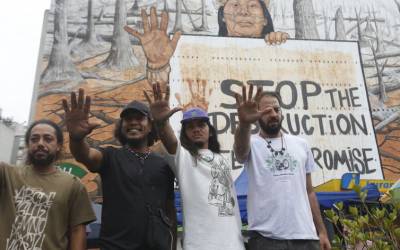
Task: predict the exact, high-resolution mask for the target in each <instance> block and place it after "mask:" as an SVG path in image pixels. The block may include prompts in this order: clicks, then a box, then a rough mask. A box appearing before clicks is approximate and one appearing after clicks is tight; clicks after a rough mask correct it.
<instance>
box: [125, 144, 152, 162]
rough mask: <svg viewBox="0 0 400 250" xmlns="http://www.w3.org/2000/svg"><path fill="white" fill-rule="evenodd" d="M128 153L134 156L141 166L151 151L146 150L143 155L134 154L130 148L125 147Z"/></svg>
mask: <svg viewBox="0 0 400 250" xmlns="http://www.w3.org/2000/svg"><path fill="white" fill-rule="evenodd" d="M127 148H128V150H129V152H131V153H132V154H134V155H135V156H136V158H138V160H139V162H140V163H141V164H142V165H143V164H144V161H145V160H146V159H147V158H148V157H149V155H150V153H151V151H150V149H147V151H146V152H145V153H140V152H136V151H135V150H133V149H131V148H130V147H127Z"/></svg>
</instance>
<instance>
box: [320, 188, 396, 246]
mask: <svg viewBox="0 0 400 250" xmlns="http://www.w3.org/2000/svg"><path fill="white" fill-rule="evenodd" d="M354 191H356V192H357V193H358V195H359V197H360V200H361V202H360V204H357V205H353V206H348V207H344V205H343V202H339V203H336V204H335V205H334V208H332V209H330V210H325V211H324V213H325V215H326V217H327V219H328V220H329V221H330V222H331V223H332V224H333V225H334V226H335V229H336V232H337V233H336V235H335V236H334V239H333V242H332V249H338V250H339V249H374V250H398V249H400V223H399V222H400V218H399V217H398V215H399V212H400V203H393V204H385V205H383V204H380V203H377V204H373V205H371V204H367V203H366V202H365V199H366V197H367V193H366V192H364V191H363V192H361V189H360V187H355V188H354Z"/></svg>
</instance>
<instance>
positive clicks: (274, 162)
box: [265, 152, 299, 176]
mask: <svg viewBox="0 0 400 250" xmlns="http://www.w3.org/2000/svg"><path fill="white" fill-rule="evenodd" d="M265 163H266V165H267V169H269V170H270V171H271V172H272V174H273V175H274V176H282V175H293V172H294V170H295V169H296V168H297V167H298V166H299V163H298V161H297V160H296V159H295V158H293V157H292V156H291V155H290V154H289V153H288V152H285V153H283V154H276V155H275V154H271V155H270V156H269V157H268V158H267V160H266V161H265Z"/></svg>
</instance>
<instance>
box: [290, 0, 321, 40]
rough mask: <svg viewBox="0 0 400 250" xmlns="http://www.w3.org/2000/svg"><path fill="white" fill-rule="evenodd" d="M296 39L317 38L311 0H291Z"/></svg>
mask: <svg viewBox="0 0 400 250" xmlns="http://www.w3.org/2000/svg"><path fill="white" fill-rule="evenodd" d="M293 11H294V26H295V37H296V39H319V35H318V30H317V21H316V15H315V12H314V6H313V3H312V0H293Z"/></svg>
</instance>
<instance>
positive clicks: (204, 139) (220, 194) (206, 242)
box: [145, 84, 244, 250]
mask: <svg viewBox="0 0 400 250" xmlns="http://www.w3.org/2000/svg"><path fill="white" fill-rule="evenodd" d="M153 94H154V101H152V100H151V99H150V97H149V96H148V95H147V93H146V92H145V95H146V98H147V100H148V101H149V103H150V110H151V114H152V117H153V119H154V122H155V124H156V127H157V130H158V133H159V137H160V139H161V141H162V143H163V145H164V147H165V149H166V150H167V152H168V153H169V154H170V155H169V157H168V158H170V160H172V161H173V163H174V164H170V166H173V167H172V168H173V169H172V170H173V171H174V173H175V176H176V178H177V179H178V182H179V188H180V191H181V202H182V207H183V227H184V241H183V249H185V250H204V249H207V250H221V249H224V250H244V245H243V240H242V234H241V221H240V213H239V207H238V202H237V197H236V191H235V186H234V183H233V180H232V177H231V168H230V167H229V164H228V162H227V161H226V160H225V159H224V157H222V155H221V154H220V145H219V142H218V140H217V133H216V130H215V128H214V127H213V126H212V125H211V124H210V121H209V118H208V114H207V112H206V111H204V110H202V109H200V108H191V109H189V110H187V111H185V112H184V113H183V119H182V121H181V123H182V129H181V134H180V139H179V140H178V139H177V138H176V136H175V134H174V132H173V130H172V128H171V126H170V124H169V122H168V119H169V117H171V116H172V115H173V114H174V113H175V112H177V111H179V110H181V109H180V108H174V109H172V110H171V109H170V108H169V103H168V99H169V86H168V85H167V90H166V94H165V97H164V98H163V94H162V93H161V88H160V84H156V85H153Z"/></svg>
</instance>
